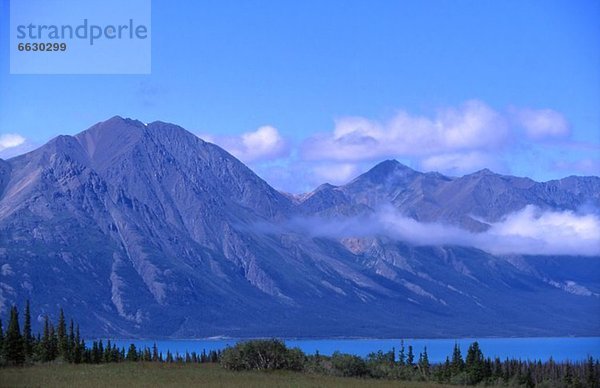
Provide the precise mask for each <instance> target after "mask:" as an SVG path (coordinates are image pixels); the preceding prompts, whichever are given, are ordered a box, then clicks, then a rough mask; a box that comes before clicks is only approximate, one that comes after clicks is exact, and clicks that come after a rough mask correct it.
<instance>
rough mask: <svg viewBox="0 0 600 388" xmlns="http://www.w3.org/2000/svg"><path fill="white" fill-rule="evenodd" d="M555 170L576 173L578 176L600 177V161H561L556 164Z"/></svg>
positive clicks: (590, 159) (589, 159)
mask: <svg viewBox="0 0 600 388" xmlns="http://www.w3.org/2000/svg"><path fill="white" fill-rule="evenodd" d="M554 168H556V169H558V170H561V171H574V172H576V173H578V174H585V175H600V160H599V159H592V158H587V159H581V160H576V161H565V160H561V161H558V162H556V163H554Z"/></svg>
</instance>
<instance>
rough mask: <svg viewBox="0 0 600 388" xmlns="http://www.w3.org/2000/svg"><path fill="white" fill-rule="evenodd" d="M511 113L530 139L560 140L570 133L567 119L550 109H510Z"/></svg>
mask: <svg viewBox="0 0 600 388" xmlns="http://www.w3.org/2000/svg"><path fill="white" fill-rule="evenodd" d="M511 113H512V114H513V117H514V119H515V121H516V122H517V123H518V124H519V125H521V126H522V127H523V128H524V129H525V131H526V133H527V136H528V137H529V138H530V139H533V140H542V139H546V138H561V137H566V136H569V135H570V133H571V128H570V126H569V123H568V121H567V119H566V118H565V117H564V116H563V115H562V114H560V113H559V112H557V111H554V110H552V109H538V110H535V109H512V110H511Z"/></svg>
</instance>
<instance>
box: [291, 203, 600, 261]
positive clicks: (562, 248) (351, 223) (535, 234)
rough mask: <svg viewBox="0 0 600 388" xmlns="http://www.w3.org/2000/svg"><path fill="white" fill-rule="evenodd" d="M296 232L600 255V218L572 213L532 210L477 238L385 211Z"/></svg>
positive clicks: (307, 223)
mask: <svg viewBox="0 0 600 388" xmlns="http://www.w3.org/2000/svg"><path fill="white" fill-rule="evenodd" d="M291 227H292V228H296V229H298V228H299V229H301V230H302V231H303V232H304V233H308V234H309V235H313V236H325V237H332V238H345V237H363V236H374V235H386V236H389V237H392V238H395V239H398V240H400V241H406V242H409V243H412V244H415V245H423V246H435V245H459V246H468V247H474V248H478V249H482V250H484V251H487V252H489V253H492V254H526V255H583V256H599V255H600V218H599V217H598V216H597V215H596V214H577V213H575V212H572V211H542V210H540V209H538V208H537V207H535V206H532V205H529V206H526V207H525V208H523V209H521V210H520V211H517V212H515V213H512V214H509V215H507V216H506V217H505V218H504V219H503V220H501V221H499V222H496V223H492V224H490V228H489V230H487V231H486V232H482V233H474V232H470V231H467V230H464V229H461V228H459V227H456V226H453V225H446V224H441V223H424V222H418V221H416V220H414V219H412V218H408V217H405V216H402V215H400V214H399V213H398V212H397V210H396V209H393V208H391V207H385V208H382V209H379V210H378V211H376V212H375V213H373V214H371V215H369V216H364V217H350V218H344V219H335V220H325V219H322V218H304V219H296V220H294V221H293V222H292V223H291Z"/></svg>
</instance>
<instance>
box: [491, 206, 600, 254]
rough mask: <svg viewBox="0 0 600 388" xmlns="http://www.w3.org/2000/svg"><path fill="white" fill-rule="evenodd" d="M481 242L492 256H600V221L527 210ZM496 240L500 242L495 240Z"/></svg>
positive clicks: (493, 229) (495, 228) (500, 224)
mask: <svg viewBox="0 0 600 388" xmlns="http://www.w3.org/2000/svg"><path fill="white" fill-rule="evenodd" d="M484 236H486V237H489V238H491V239H485V240H482V241H481V244H482V245H483V246H482V247H483V248H484V249H487V250H489V251H491V252H492V253H524V254H548V255H552V254H556V255H576V254H580V255H600V218H598V216H597V215H595V214H583V215H580V214H576V213H574V212H572V211H541V210H540V209H539V208H536V207H535V206H532V205H529V206H526V207H525V208H524V209H522V210H521V211H519V212H515V213H513V214H509V215H508V216H507V217H506V218H505V219H504V220H502V221H501V222H498V223H495V224H492V227H491V228H490V230H489V231H487V232H486V233H485V234H484ZM496 239H497V240H496Z"/></svg>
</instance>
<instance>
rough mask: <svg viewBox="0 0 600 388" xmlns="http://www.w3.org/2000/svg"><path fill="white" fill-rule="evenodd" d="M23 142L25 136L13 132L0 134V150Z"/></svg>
mask: <svg viewBox="0 0 600 388" xmlns="http://www.w3.org/2000/svg"><path fill="white" fill-rule="evenodd" d="M23 143H25V138H24V137H23V136H21V135H17V134H14V133H5V134H1V135H0V151H3V150H5V149H7V148H13V147H17V146H20V145H21V144H23Z"/></svg>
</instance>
